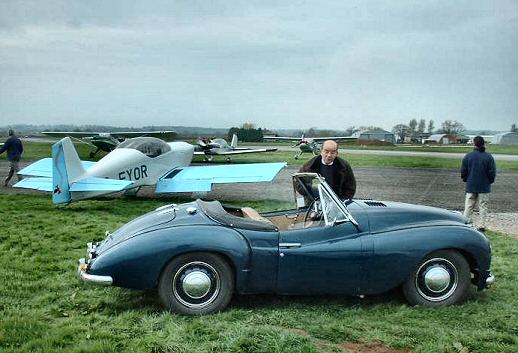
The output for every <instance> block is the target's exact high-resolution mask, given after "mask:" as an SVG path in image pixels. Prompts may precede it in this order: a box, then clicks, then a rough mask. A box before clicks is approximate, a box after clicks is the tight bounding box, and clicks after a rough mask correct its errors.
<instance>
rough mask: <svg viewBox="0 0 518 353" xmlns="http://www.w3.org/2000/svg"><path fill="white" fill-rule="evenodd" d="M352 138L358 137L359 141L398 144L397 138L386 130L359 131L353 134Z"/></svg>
mask: <svg viewBox="0 0 518 353" xmlns="http://www.w3.org/2000/svg"><path fill="white" fill-rule="evenodd" d="M352 136H354V137H357V138H358V140H371V141H385V142H390V143H396V136H395V135H394V134H393V133H392V132H389V131H385V130H367V131H359V132H357V133H355V134H353V135H352Z"/></svg>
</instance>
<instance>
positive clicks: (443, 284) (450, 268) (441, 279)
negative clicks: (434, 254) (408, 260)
mask: <svg viewBox="0 0 518 353" xmlns="http://www.w3.org/2000/svg"><path fill="white" fill-rule="evenodd" d="M458 282H459V274H458V272H457V268H456V267H455V265H453V264H452V263H451V262H450V261H449V260H447V259H443V258H433V259H429V260H427V261H426V262H425V263H423V264H422V265H421V266H420V267H419V269H418V270H417V273H416V277H415V286H416V288H417V291H418V292H419V294H420V295H421V296H422V297H423V298H425V299H426V300H429V301H432V302H439V301H443V300H445V299H448V298H449V297H450V296H451V295H453V293H455V290H456V289H457V286H458Z"/></svg>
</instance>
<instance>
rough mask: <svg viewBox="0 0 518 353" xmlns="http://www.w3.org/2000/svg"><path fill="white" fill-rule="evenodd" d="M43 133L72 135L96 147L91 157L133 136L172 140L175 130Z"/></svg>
mask: <svg viewBox="0 0 518 353" xmlns="http://www.w3.org/2000/svg"><path fill="white" fill-rule="evenodd" d="M42 134H44V135H47V136H52V137H71V138H73V139H76V140H77V141H79V142H81V143H86V144H87V145H90V146H92V147H95V148H96V150H95V152H94V151H92V152H90V158H94V157H95V155H96V154H97V153H99V152H100V151H104V152H107V153H109V152H111V151H113V150H114V149H115V148H116V147H117V146H118V145H119V143H121V142H122V141H124V140H125V139H127V138H132V137H142V136H148V137H157V138H161V139H162V140H172V139H173V138H174V137H175V136H176V133H175V132H174V131H167V130H165V131H118V132H80V131H43V132H42Z"/></svg>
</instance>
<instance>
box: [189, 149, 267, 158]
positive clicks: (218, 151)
mask: <svg viewBox="0 0 518 353" xmlns="http://www.w3.org/2000/svg"><path fill="white" fill-rule="evenodd" d="M275 151H277V148H245V147H243V148H235V149H223V148H221V149H212V150H206V151H205V152H202V151H195V152H194V154H195V155H197V156H200V155H214V156H226V155H233V154H244V153H260V152H275Z"/></svg>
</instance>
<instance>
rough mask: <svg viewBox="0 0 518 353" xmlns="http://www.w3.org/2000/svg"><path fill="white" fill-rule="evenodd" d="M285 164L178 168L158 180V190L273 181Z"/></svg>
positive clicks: (203, 189)
mask: <svg viewBox="0 0 518 353" xmlns="http://www.w3.org/2000/svg"><path fill="white" fill-rule="evenodd" d="M285 166H286V163H285V162H282V163H253V164H234V165H215V166H189V167H184V168H177V169H174V170H173V171H171V172H170V173H169V174H167V175H166V176H165V177H163V178H161V179H160V180H159V181H158V183H157V185H156V192H157V193H166V192H206V191H211V190H212V185H213V184H222V183H255V182H264V181H271V180H272V179H273V178H274V177H275V176H276V175H277V173H279V171H280V170H281V169H282V168H284V167H285Z"/></svg>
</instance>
